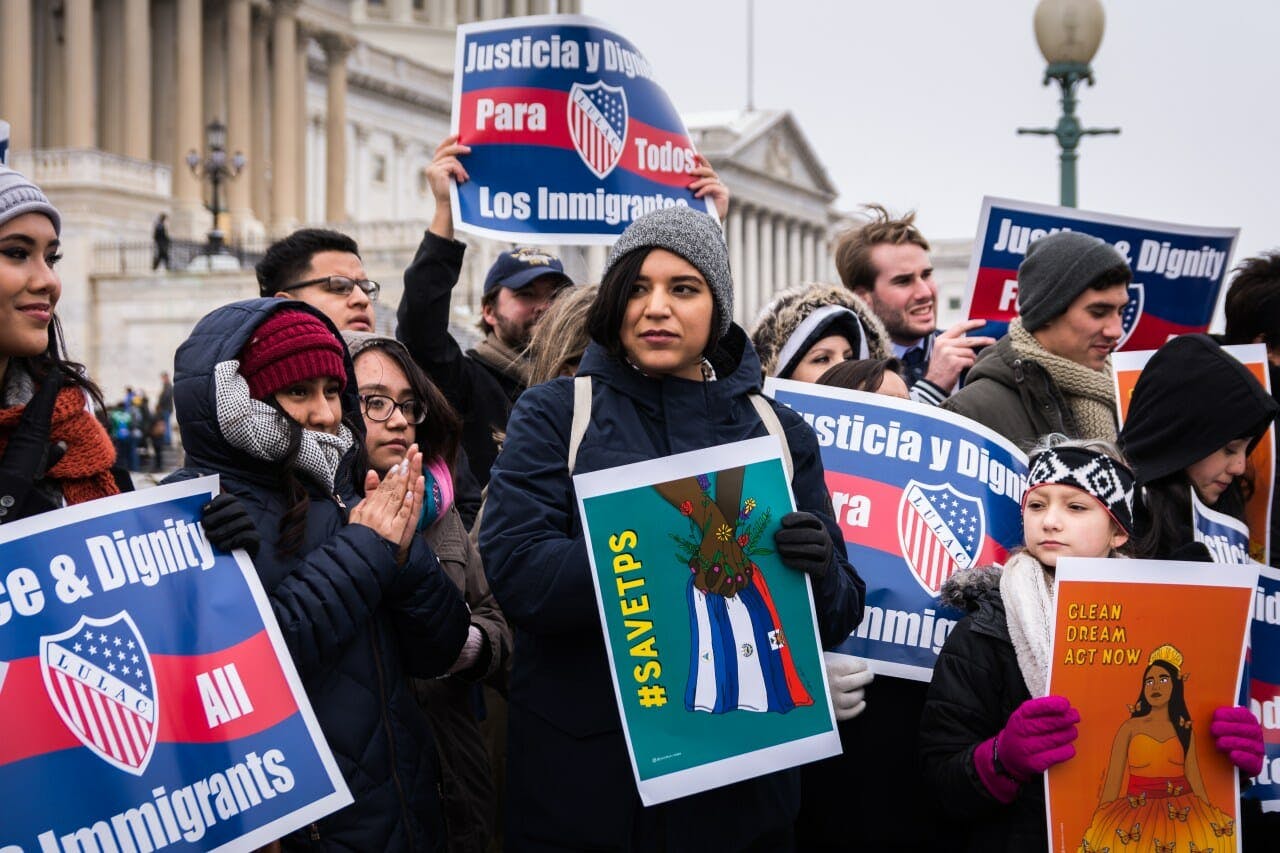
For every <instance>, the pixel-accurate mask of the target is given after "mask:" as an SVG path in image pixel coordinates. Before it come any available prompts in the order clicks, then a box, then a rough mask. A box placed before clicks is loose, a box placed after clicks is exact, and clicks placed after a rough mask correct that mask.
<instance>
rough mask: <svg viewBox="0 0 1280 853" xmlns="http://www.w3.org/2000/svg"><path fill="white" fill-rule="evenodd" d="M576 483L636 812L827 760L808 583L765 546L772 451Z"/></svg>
mask: <svg viewBox="0 0 1280 853" xmlns="http://www.w3.org/2000/svg"><path fill="white" fill-rule="evenodd" d="M573 479H574V487H575V489H576V491H577V494H578V508H579V512H580V513H581V516H582V526H583V529H584V531H585V533H586V537H587V551H588V553H589V554H590V557H591V566H592V577H593V580H594V581H595V588H596V601H597V604H598V606H599V609H600V619H601V623H602V625H603V627H604V634H605V646H606V648H607V650H608V652H609V662H610V664H611V668H612V674H613V683H614V691H615V695H616V698H617V701H618V709H619V713H620V716H621V718H622V723H623V731H624V733H625V735H626V740H627V747H628V750H629V752H630V758H631V765H632V769H633V771H634V773H635V779H636V786H637V788H638V790H639V793H640V798H641V800H642V801H643V802H644V803H645V805H653V804H655V803H661V802H665V801H667V800H672V799H675V798H677V797H683V796H688V795H689V794H694V793H697V792H699V791H705V790H708V789H711V788H716V787H719V786H721V785H727V784H729V783H731V782H737V781H741V780H743V779H748V778H751V777H754V776H760V775H762V774H765V773H772V772H774V771H777V770H782V769H784V768H787V767H794V766H796V765H798V764H803V763H806V762H809V761H816V760H818V759H820V758H825V757H827V756H830V755H835V754H837V753H839V751H840V740H839V736H838V735H837V734H836V731H835V718H834V714H833V713H832V710H831V699H830V696H829V695H828V693H827V683H826V677H825V671H824V669H823V664H822V648H821V644H820V642H819V640H818V626H817V621H816V619H815V617H814V607H813V594H812V590H811V588H810V586H809V580H808V576H807V575H805V574H803V573H801V572H797V571H795V570H793V569H789V568H787V567H786V566H784V565H783V564H782V563H781V561H780V560H779V559H778V557H777V555H776V553H775V552H774V549H773V535H774V532H775V531H776V530H777V529H778V522H779V519H780V518H781V517H782V516H783V515H785V514H786V513H788V512H790V511H791V510H792V509H793V508H794V506H795V502H794V498H793V496H792V494H791V486H790V482H789V480H788V478H787V476H786V474H785V473H784V470H783V465H782V460H781V445H780V444H779V442H778V439H777V438H775V437H773V436H765V437H762V438H756V439H751V440H749V441H742V442H736V443H734V444H727V445H722V446H720V447H714V448H708V449H706V450H699V451H695V452H692V453H682V454H679V455H676V456H668V457H665V458H663V459H656V460H652V461H649V462H644V463H637V464H634V465H625V466H622V467H618V468H609V469H606V470H603V471H595V472H592V473H589V474H580V475H578V476H575V477H574V478H573Z"/></svg>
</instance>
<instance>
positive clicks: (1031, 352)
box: [1009, 317, 1116, 441]
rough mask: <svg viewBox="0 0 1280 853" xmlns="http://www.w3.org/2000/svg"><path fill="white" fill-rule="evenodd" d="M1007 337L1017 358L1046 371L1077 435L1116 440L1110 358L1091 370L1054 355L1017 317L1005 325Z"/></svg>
mask: <svg viewBox="0 0 1280 853" xmlns="http://www.w3.org/2000/svg"><path fill="white" fill-rule="evenodd" d="M1009 340H1010V342H1011V343H1012V344H1013V351H1014V352H1015V353H1017V354H1018V356H1019V357H1020V358H1025V359H1027V360H1028V361H1034V362H1035V363H1036V364H1039V365H1040V366H1041V367H1043V368H1044V369H1045V370H1047V371H1048V372H1049V376H1050V377H1051V378H1052V379H1053V381H1054V383H1055V384H1056V385H1057V386H1058V388H1059V389H1060V390H1061V391H1062V393H1063V394H1065V395H1066V397H1067V402H1068V404H1069V405H1070V406H1071V414H1073V415H1074V416H1075V421H1076V426H1077V427H1078V428H1079V429H1080V436H1079V437H1080V438H1100V439H1103V440H1105V441H1115V440H1116V395H1115V387H1114V382H1113V380H1112V376H1111V360H1110V359H1108V360H1107V364H1106V366H1105V367H1104V368H1103V369H1102V370H1094V369H1093V368H1090V367H1085V366H1084V365H1082V364H1077V363H1076V362H1074V361H1072V360H1071V359H1069V358H1063V357H1062V356H1060V355H1055V354H1053V353H1051V352H1049V351H1048V350H1047V349H1045V348H1044V347H1043V346H1041V345H1040V342H1039V341H1038V340H1036V339H1035V336H1034V335H1032V334H1031V333H1030V332H1028V331H1027V330H1026V329H1024V328H1023V327H1022V319H1021V318H1018V317H1015V318H1014V320H1013V322H1011V323H1010V324H1009Z"/></svg>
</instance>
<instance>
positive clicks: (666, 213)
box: [601, 205, 733, 336]
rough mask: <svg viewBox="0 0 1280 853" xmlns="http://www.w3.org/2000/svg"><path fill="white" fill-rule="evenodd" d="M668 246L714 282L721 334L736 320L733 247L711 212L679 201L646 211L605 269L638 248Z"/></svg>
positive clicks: (614, 250)
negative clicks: (728, 244)
mask: <svg viewBox="0 0 1280 853" xmlns="http://www.w3.org/2000/svg"><path fill="white" fill-rule="evenodd" d="M646 248H647V249H666V250H667V251H668V252H672V253H674V254H677V255H679V256H680V257H682V258H684V259H685V260H686V261H688V262H689V263H691V264H693V265H694V266H695V267H697V269H698V272H700V273H702V277H703V278H705V279H706V280H707V284H708V285H710V286H711V299H712V300H713V301H714V302H715V305H716V309H717V310H718V311H719V313H720V335H722V336H723V335H724V333H725V332H727V331H729V326H730V325H731V324H732V323H733V276H732V275H730V273H729V248H728V247H727V246H726V245H725V243H724V234H723V233H722V232H721V231H720V226H719V224H717V223H716V221H715V219H713V218H712V217H711V215H710V214H707V213H702V212H700V211H697V210H694V209H693V208H691V207H684V206H683V205H675V206H674V207H664V208H660V209H658V210H655V211H652V212H651V213H646V214H645V215H644V216H641V217H640V218H639V219H637V220H636V221H635V222H632V223H631V224H630V225H629V226H627V230H626V231H623V232H622V236H621V237H619V238H618V242H616V243H614V244H613V248H612V249H611V250H610V251H609V259H608V260H607V261H605V262H604V272H603V273H602V274H601V275H602V277H603V276H607V275H608V274H609V270H611V269H613V265H614V264H616V263H617V262H618V260H619V259H620V258H622V256H623V255H626V254H627V253H628V252H631V251H634V250H635V249H646Z"/></svg>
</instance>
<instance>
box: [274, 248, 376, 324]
mask: <svg viewBox="0 0 1280 853" xmlns="http://www.w3.org/2000/svg"><path fill="white" fill-rule="evenodd" d="M255 271H256V272H257V274H258V291H259V292H260V293H261V294H262V295H263V296H278V297H281V298H283V299H298V300H301V301H303V302H306V303H307V304H308V305H311V306H313V307H315V308H319V309H320V310H321V311H323V312H324V314H325V316H327V317H328V318H329V319H330V320H332V321H333V324H334V325H335V326H337V327H338V331H340V332H345V331H348V330H351V331H357V332H372V331H374V303H375V302H377V300H378V291H379V290H380V288H379V286H378V283H377V282H376V281H370V280H369V278H368V277H367V276H366V275H365V272H364V264H363V263H361V261H360V249H359V247H358V246H357V245H356V241H355V240H352V239H351V238H350V237H348V236H347V235H346V234H341V233H339V232H337V231H327V230H324V229H322V228H303V229H301V230H299V231H295V232H293V233H292V234H290V235H289V236H288V237H285V238H283V239H280V240H277V241H276V242H274V243H272V244H271V245H270V246H269V247H268V248H267V252H266V254H265V255H263V257H262V260H261V261H259V262H258V265H257V267H255Z"/></svg>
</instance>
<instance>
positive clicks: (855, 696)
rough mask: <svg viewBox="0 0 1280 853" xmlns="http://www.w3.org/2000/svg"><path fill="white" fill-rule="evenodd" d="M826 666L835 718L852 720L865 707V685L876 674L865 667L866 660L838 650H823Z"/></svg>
mask: <svg viewBox="0 0 1280 853" xmlns="http://www.w3.org/2000/svg"><path fill="white" fill-rule="evenodd" d="M822 660H823V663H824V664H826V668H827V685H828V686H829V687H830V688H831V704H832V706H833V707H834V708H835V712H836V719H837V720H838V721H840V722H844V721H845V720H852V719H853V718H854V717H856V716H858V715H859V714H861V713H862V712H863V711H864V710H865V709H866V707H867V685H868V684H870V683H871V680H872V679H873V678H875V677H876V674H875V673H874V672H872V671H871V670H869V669H868V668H867V662H866V661H865V660H863V659H862V658H856V657H854V656H853V655H842V654H840V653H839V652H823V653H822Z"/></svg>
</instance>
